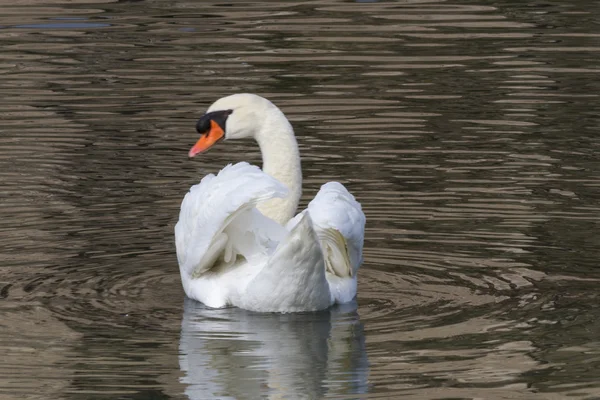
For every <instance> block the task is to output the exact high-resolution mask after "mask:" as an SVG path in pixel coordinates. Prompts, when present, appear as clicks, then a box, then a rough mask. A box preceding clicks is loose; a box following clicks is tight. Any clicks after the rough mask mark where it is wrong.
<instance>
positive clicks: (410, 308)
mask: <svg viewBox="0 0 600 400" xmlns="http://www.w3.org/2000/svg"><path fill="white" fill-rule="evenodd" d="M599 19H600V4H599V3H598V2H590V1H583V0H580V1H566V0H556V1H555V0H552V1H545V2H542V1H539V2H538V1H536V2H534V1H530V2H517V1H503V0H499V1H483V0H476V1H463V2H459V1H454V0H451V1H450V2H444V1H436V0H430V1H428V0H405V1H385V2H371V1H370V2H348V1H302V2H301V1H287V2H275V1H273V2H242V1H232V2H227V3H218V2H196V1H189V0H188V1H166V0H154V1H152V0H148V1H133V0H132V1H119V2H114V1H110V0H107V1H98V0H73V1H67V0H46V1H41V0H31V1H18V2H12V4H11V5H8V2H4V3H2V4H1V5H0V93H1V94H2V95H1V96H0V261H1V262H0V354H2V356H1V357H0V398H2V399H166V398H169V399H170V398H173V399H186V398H190V399H210V398H223V399H227V398H236V399H245V398H247V399H255V398H263V397H264V398H290V399H292V398H322V397H330V398H340V399H349V398H365V397H369V398H405V399H448V398H453V399H456V398H460V399H463V398H464V399H471V398H485V399H562V398H567V397H568V398H576V399H595V398H600V379H599V377H600V372H598V371H599V370H600V340H599V339H598V338H599V334H600V322H599V321H600V301H599V295H598V285H599V280H600V268H599V267H598V260H599V259H600V234H599V229H598V224H599V222H600V202H599V200H600V178H599V173H600V159H599V158H598V153H599V151H600V101H599V98H598V96H599V94H600V79H599V78H600V63H599V61H600V57H599V52H600V25H599V24H598V21H599ZM235 92H255V93H258V94H261V95H263V96H265V97H267V98H269V99H271V100H272V101H273V102H275V103H276V104H278V105H279V106H280V107H281V108H282V109H283V110H284V112H285V113H286V114H287V116H288V117H289V118H290V120H291V121H292V123H293V124H294V126H295V128H296V133H297V135H298V141H299V144H300V147H301V152H302V156H303V170H304V176H305V190H304V197H303V201H302V205H305V204H306V203H307V202H308V201H309V200H310V199H311V198H312V196H313V195H314V194H315V193H316V191H317V189H318V188H319V186H320V185H321V184H322V183H324V182H325V181H327V180H340V181H342V182H343V183H344V184H346V185H347V187H348V188H349V189H350V190H351V191H352V192H353V193H354V194H355V195H356V197H357V198H358V199H359V200H360V201H361V203H362V204H363V207H364V210H365V212H366V215H367V220H368V222H367V234H366V243H365V263H364V265H363V267H362V269H361V270H360V274H359V295H358V298H357V301H356V303H355V304H350V305H347V306H345V307H341V308H334V309H332V310H329V311H327V312H323V313H316V314H298V315H273V314H253V313H249V312H245V311H241V310H237V309H227V310H209V309H206V308H204V307H203V306H201V305H199V304H197V303H193V302H190V301H189V300H185V296H184V293H183V290H182V288H181V283H180V280H179V271H178V266H177V261H176V257H175V249H174V242H173V226H174V224H175V222H176V220H177V217H178V211H179V205H180V202H181V199H182V197H183V195H184V194H185V192H186V191H187V189H188V188H189V186H191V185H192V184H194V183H197V182H198V181H199V179H200V178H201V177H202V176H204V175H205V174H206V173H209V172H215V171H218V170H219V169H220V168H222V167H223V166H224V165H225V164H226V163H229V162H237V161H242V160H247V161H250V162H253V163H260V154H259V152H258V147H257V146H256V145H255V144H253V143H249V142H248V143H244V142H235V143H227V144H222V145H221V146H219V147H218V149H215V150H214V151H211V152H209V153H207V154H206V155H202V156H200V157H198V158H195V159H192V160H190V159H188V158H187V150H188V149H189V147H190V146H191V145H192V144H193V143H194V141H195V139H196V138H197V135H196V133H195V132H194V124H195V120H196V119H197V118H198V117H199V116H200V115H201V114H202V112H203V111H204V110H205V108H206V107H207V106H208V105H209V104H210V103H212V102H213V101H214V100H215V99H217V98H219V97H222V96H224V95H226V94H231V93H235Z"/></svg>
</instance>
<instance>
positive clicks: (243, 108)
mask: <svg viewBox="0 0 600 400" xmlns="http://www.w3.org/2000/svg"><path fill="white" fill-rule="evenodd" d="M269 109H275V110H277V111H279V109H278V108H277V107H276V106H275V105H273V103H271V102H270V101H269V100H267V99H265V98H263V97H260V96H257V95H255V94H249V93H240V94H233V95H231V96H226V97H223V98H220V99H219V100H217V101H215V102H214V103H213V104H212V105H211V106H210V107H208V110H206V113H205V114H204V115H203V116H202V117H201V118H200V119H199V120H198V122H197V123H196V131H198V133H199V134H200V139H198V142H196V144H195V145H194V147H192V148H191V149H190V152H189V156H190V157H194V156H195V155H197V154H200V153H203V152H205V151H207V150H208V149H210V148H211V147H212V146H214V145H215V144H216V143H217V142H219V141H221V140H227V139H244V138H255V139H256V137H257V135H258V134H260V131H261V122H263V121H262V120H263V119H264V118H265V112H266V111H268V110H269Z"/></svg>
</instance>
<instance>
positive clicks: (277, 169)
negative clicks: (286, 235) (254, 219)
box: [255, 107, 302, 225]
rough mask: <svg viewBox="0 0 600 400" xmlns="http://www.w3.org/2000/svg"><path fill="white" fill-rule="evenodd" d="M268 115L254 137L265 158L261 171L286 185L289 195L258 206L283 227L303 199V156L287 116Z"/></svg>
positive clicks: (270, 111)
mask: <svg viewBox="0 0 600 400" xmlns="http://www.w3.org/2000/svg"><path fill="white" fill-rule="evenodd" d="M267 114H268V115H267V118H265V120H264V123H263V125H262V129H261V130H260V132H258V134H256V136H255V138H256V141H257V142H258V145H259V147H260V151H261V154H262V160H263V168H262V169H263V171H264V172H265V173H266V174H268V175H270V176H272V177H273V178H275V179H277V180H278V181H279V182H281V183H283V184H284V185H285V186H286V187H287V188H288V190H289V193H288V195H287V197H285V198H283V199H272V200H269V201H266V202H264V203H261V204H259V205H258V209H259V210H260V211H261V212H262V213H263V214H264V215H266V216H267V217H269V218H271V219H273V220H275V221H277V222H279V223H280V224H282V225H283V224H285V223H287V222H288V221H289V220H290V219H291V218H292V217H293V216H294V215H295V213H296V209H297V208H298V202H299V201H300V196H301V195H302V167H301V165H300V152H299V151H298V143H297V142H296V137H295V136H294V130H293V128H292V125H291V124H290V122H289V121H288V120H287V118H286V117H285V115H284V114H283V113H282V112H281V111H280V110H279V109H278V108H276V107H274V108H272V109H270V110H269V112H268V113H267Z"/></svg>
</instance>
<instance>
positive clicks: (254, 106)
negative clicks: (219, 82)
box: [175, 94, 365, 312]
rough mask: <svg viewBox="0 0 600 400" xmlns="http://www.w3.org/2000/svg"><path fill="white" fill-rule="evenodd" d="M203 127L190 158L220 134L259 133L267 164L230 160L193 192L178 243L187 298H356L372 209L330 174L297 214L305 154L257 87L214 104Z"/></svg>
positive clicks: (291, 303) (259, 307)
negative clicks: (364, 206)
mask: <svg viewBox="0 0 600 400" xmlns="http://www.w3.org/2000/svg"><path fill="white" fill-rule="evenodd" d="M196 130H197V131H198V133H200V139H199V140H198V142H197V143H196V144H195V145H194V146H193V147H192V148H191V150H190V151H189V156H190V157H194V156H195V155H197V154H199V153H202V152H204V151H206V150H208V149H209V148H210V147H212V146H213V145H214V144H215V143H217V142H219V141H220V140H222V139H225V140H228V139H242V138H254V139H255V140H256V141H257V142H258V145H259V146H260V150H261V153H262V158H263V169H262V171H261V170H260V169H259V168H258V167H256V166H252V165H250V164H248V163H246V162H240V163H237V164H235V165H231V164H230V165H227V166H226V167H225V168H223V169H222V170H221V171H220V172H219V173H218V174H217V175H216V176H215V175H213V174H209V175H207V176H205V177H204V178H203V179H202V180H201V181H200V183H199V184H197V185H194V186H192V187H191V189H190V191H189V192H188V193H187V194H186V195H185V198H184V199H183V202H182V204H181V211H180V214H179V221H178V222H177V224H176V225H175V244H176V248H177V260H178V262H179V270H180V273H181V280H182V283H183V288H184V290H185V293H186V294H187V296H188V297H190V298H192V299H195V300H198V301H200V302H202V303H204V304H206V305H207V306H209V307H213V308H221V307H226V306H236V307H239V308H243V309H247V310H252V311H261V312H295V311H314V310H322V309H325V308H327V307H329V306H331V305H332V304H334V303H347V302H349V301H351V300H352V299H353V298H354V297H355V295H356V273H357V270H358V267H359V266H360V264H361V263H362V248H363V240H364V227H365V215H364V214H363V212H362V210H361V206H360V204H359V203H358V202H357V201H356V200H355V199H354V197H353V196H352V195H351V194H350V193H349V192H348V191H347V190H346V188H345V187H344V186H343V185H342V184H340V183H338V182H329V183H326V184H325V185H323V186H322V187H321V190H320V191H319V192H318V193H317V195H316V197H315V198H314V199H313V200H312V201H311V202H310V203H309V205H308V208H307V209H306V210H304V211H303V212H301V213H300V214H298V215H297V216H295V217H293V216H294V213H295V212H296V208H297V207H298V201H299V200H300V195H301V192H302V170H301V166H300V154H299V152H298V145H297V143H296V138H295V136H294V130H293V129H292V126H291V125H290V123H289V121H288V120H287V118H286V117H285V116H284V114H283V113H282V112H281V111H280V110H279V108H277V107H276V106H275V105H274V104H273V103H271V102H270V101H268V100H267V99H265V98H262V97H260V96H257V95H253V94H234V95H231V96H227V97H223V98H221V99H219V100H217V101H216V102H215V103H213V104H212V105H211V106H210V107H209V108H208V110H207V112H206V114H204V115H203V116H202V117H201V118H200V119H199V120H198V123H197V124H196ZM292 217H293V218H292Z"/></svg>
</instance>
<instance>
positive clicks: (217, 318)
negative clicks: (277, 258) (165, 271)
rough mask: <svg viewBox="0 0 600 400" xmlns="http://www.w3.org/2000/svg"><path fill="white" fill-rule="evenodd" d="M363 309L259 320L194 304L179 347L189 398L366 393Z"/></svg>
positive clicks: (351, 306)
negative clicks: (360, 311)
mask: <svg viewBox="0 0 600 400" xmlns="http://www.w3.org/2000/svg"><path fill="white" fill-rule="evenodd" d="M356 309H357V306H356V302H352V303H349V304H345V305H341V306H335V307H333V308H331V309H328V310H325V311H321V312H311V313H299V314H272V313H254V312H250V311H245V310H241V309H238V308H226V309H209V308H207V307H206V306H204V305H202V304H201V303H198V302H196V301H193V300H190V299H187V298H186V299H185V304H184V315H183V322H182V326H181V341H180V345H179V352H180V356H179V365H180V367H181V370H182V371H183V372H184V377H183V378H182V382H183V383H185V384H187V385H188V386H187V389H186V394H187V395H188V397H189V398H190V399H206V398H220V399H240V398H265V397H266V398H287V399H295V398H321V397H323V396H339V395H351V394H355V395H356V394H360V393H366V392H367V389H368V382H367V378H368V371H369V370H368V361H367V355H366V352H365V338H364V333H363V326H362V324H361V323H360V320H359V317H358V313H357V311H356ZM352 397H353V398H355V396H352ZM345 398H347V397H346V396H345Z"/></svg>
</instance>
